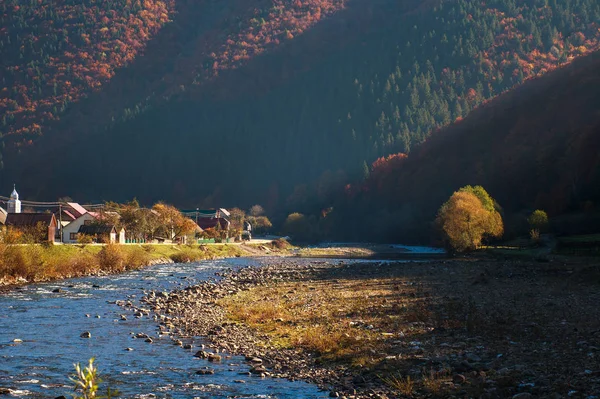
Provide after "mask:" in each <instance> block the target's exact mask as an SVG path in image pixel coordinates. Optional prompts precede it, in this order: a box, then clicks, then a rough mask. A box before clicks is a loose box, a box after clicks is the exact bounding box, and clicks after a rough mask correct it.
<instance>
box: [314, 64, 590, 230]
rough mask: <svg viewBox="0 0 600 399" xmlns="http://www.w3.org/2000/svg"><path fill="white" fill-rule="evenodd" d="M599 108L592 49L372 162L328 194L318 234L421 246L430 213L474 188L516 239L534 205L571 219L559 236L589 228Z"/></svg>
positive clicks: (433, 217)
mask: <svg viewBox="0 0 600 399" xmlns="http://www.w3.org/2000/svg"><path fill="white" fill-rule="evenodd" d="M599 106H600V53H595V54H593V55H591V56H589V57H585V58H583V59H580V60H576V61H575V62H574V63H573V64H572V65H570V66H568V67H566V68H564V69H561V70H558V71H554V72H552V73H550V74H548V75H546V76H544V77H542V78H538V79H535V80H533V81H529V82H527V83H525V84H524V85H523V86H521V87H520V88H518V89H516V90H514V91H511V92H509V93H506V94H504V95H502V96H500V97H498V98H497V99H495V100H493V101H491V102H489V103H488V104H485V105H483V106H482V107H480V108H478V109H477V110H475V111H473V112H472V113H471V114H470V115H469V116H468V117H467V118H466V119H464V120H462V121H460V122H457V123H454V124H453V125H451V126H450V127H448V128H445V129H443V130H442V131H440V132H439V133H437V134H436V135H434V136H433V137H431V138H430V139H429V140H428V141H427V142H426V143H425V144H424V145H422V146H420V147H419V148H418V149H417V150H415V151H413V152H412V153H411V154H410V156H408V157H407V156H406V155H404V154H395V155H392V156H388V157H385V158H381V159H379V160H377V161H376V162H374V163H373V165H372V167H371V168H370V171H369V172H370V174H369V175H368V176H366V178H365V179H364V180H362V181H361V182H357V183H355V184H352V185H349V186H347V187H346V188H345V190H344V191H343V192H342V191H340V192H338V197H337V202H336V203H335V205H334V207H333V209H334V211H333V213H331V214H330V215H329V216H328V217H327V218H325V219H330V220H328V221H327V223H324V220H325V219H324V220H323V221H322V225H323V226H324V227H328V228H329V229H330V230H328V231H324V232H325V233H328V234H331V235H333V236H336V237H340V236H344V237H345V238H346V239H357V238H361V239H363V240H365V239H375V240H390V241H394V240H415V239H416V240H420V241H426V240H428V239H430V238H431V234H432V232H433V230H434V229H433V223H432V222H433V220H434V219H435V216H436V212H437V210H438V208H439V207H440V206H441V204H442V203H444V201H445V200H446V199H447V198H448V197H449V196H450V195H451V194H452V193H453V192H454V191H456V190H457V189H458V188H460V187H463V186H465V185H467V184H469V185H483V186H484V187H485V188H486V189H487V190H488V191H489V193H490V194H491V195H492V196H493V197H494V198H495V199H496V200H497V201H498V203H499V204H500V206H501V207H502V208H503V217H504V219H505V223H506V224H507V234H508V235H510V234H513V233H519V231H518V229H519V228H524V229H523V230H522V231H520V233H521V234H526V233H527V222H526V218H527V215H529V214H530V213H531V212H532V211H533V210H534V209H544V210H546V211H547V212H548V213H549V214H550V216H551V217H555V216H557V215H562V214H567V213H571V214H577V215H578V220H579V222H577V223H576V224H575V225H572V226H568V225H567V226H563V227H561V228H562V229H564V230H565V231H563V232H597V229H598V220H599V216H600V112H598V110H599ZM330 205H331V204H330ZM579 216H582V217H579ZM581 221H583V222H581ZM556 233H560V231H556Z"/></svg>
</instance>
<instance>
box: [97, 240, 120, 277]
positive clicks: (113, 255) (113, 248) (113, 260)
mask: <svg viewBox="0 0 600 399" xmlns="http://www.w3.org/2000/svg"><path fill="white" fill-rule="evenodd" d="M98 264H99V265H100V268H101V269H102V270H106V271H110V272H122V271H125V270H126V267H125V254H124V253H123V250H122V249H121V248H120V247H119V245H117V244H107V245H105V246H104V247H103V248H102V249H101V250H100V252H98Z"/></svg>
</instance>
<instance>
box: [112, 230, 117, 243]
mask: <svg viewBox="0 0 600 399" xmlns="http://www.w3.org/2000/svg"><path fill="white" fill-rule="evenodd" d="M110 242H111V244H114V243H116V242H117V233H110Z"/></svg>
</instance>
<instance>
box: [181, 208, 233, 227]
mask: <svg viewBox="0 0 600 399" xmlns="http://www.w3.org/2000/svg"><path fill="white" fill-rule="evenodd" d="M181 213H182V214H183V215H185V216H187V217H189V218H190V219H192V220H194V221H195V222H196V224H197V225H198V227H200V229H201V230H206V229H216V228H217V225H218V226H219V227H218V228H220V229H221V230H225V231H229V226H230V224H231V223H230V222H229V219H228V217H229V216H231V214H230V213H229V211H228V210H227V209H224V208H218V209H209V210H200V209H196V210H195V211H194V210H184V211H181Z"/></svg>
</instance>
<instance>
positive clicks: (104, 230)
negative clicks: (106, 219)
mask: <svg viewBox="0 0 600 399" xmlns="http://www.w3.org/2000/svg"><path fill="white" fill-rule="evenodd" d="M116 232H117V229H116V228H115V226H109V225H107V224H89V225H85V224H84V225H82V226H81V227H80V228H79V233H81V234H87V235H92V234H110V233H116Z"/></svg>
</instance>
